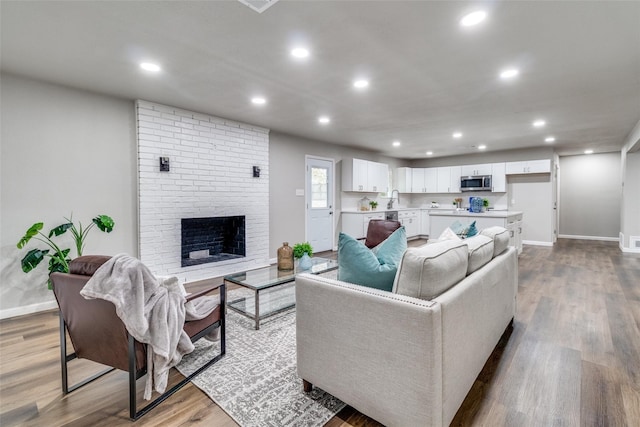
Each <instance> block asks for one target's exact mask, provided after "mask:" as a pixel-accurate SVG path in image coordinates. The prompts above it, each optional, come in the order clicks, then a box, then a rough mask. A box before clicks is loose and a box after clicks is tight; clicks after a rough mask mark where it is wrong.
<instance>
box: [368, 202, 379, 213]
mask: <svg viewBox="0 0 640 427" xmlns="http://www.w3.org/2000/svg"><path fill="white" fill-rule="evenodd" d="M369 206H371V210H372V211H375V210H376V208H377V207H378V202H376V201H375V200H372V201H370V202H369Z"/></svg>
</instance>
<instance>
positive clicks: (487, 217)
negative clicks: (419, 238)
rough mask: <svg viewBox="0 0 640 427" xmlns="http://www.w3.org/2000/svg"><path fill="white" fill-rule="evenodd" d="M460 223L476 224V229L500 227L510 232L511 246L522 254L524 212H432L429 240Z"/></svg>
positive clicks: (430, 213) (430, 214)
mask: <svg viewBox="0 0 640 427" xmlns="http://www.w3.org/2000/svg"><path fill="white" fill-rule="evenodd" d="M455 221H460V222H461V223H462V224H470V223H471V222H473V221H475V222H476V228H477V229H478V230H482V229H483V228H487V227H493V226H496V225H498V226H500V227H504V228H506V229H507V230H509V245H511V246H515V247H516V248H517V249H518V254H520V253H521V252H522V212H521V211H491V210H490V211H487V212H481V213H473V212H469V211H466V210H460V211H455V210H448V211H430V212H429V226H430V229H429V238H431V239H437V238H438V236H440V234H442V232H443V231H444V230H445V229H446V228H447V227H449V226H450V225H451V224H453V223H454V222H455Z"/></svg>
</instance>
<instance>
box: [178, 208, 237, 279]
mask: <svg viewBox="0 0 640 427" xmlns="http://www.w3.org/2000/svg"><path fill="white" fill-rule="evenodd" d="M181 222H182V250H181V251H182V253H181V259H182V266H183V267H188V266H191V265H199V264H206V263H211V262H219V261H227V260H231V259H237V258H244V257H245V256H246V240H245V217H244V216H219V217H210V218H182V220H181Z"/></svg>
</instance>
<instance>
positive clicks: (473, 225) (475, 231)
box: [467, 221, 478, 237]
mask: <svg viewBox="0 0 640 427" xmlns="http://www.w3.org/2000/svg"><path fill="white" fill-rule="evenodd" d="M476 234H478V229H477V228H476V222H475V221H473V222H472V223H471V224H469V228H468V229H467V237H472V236H475V235H476Z"/></svg>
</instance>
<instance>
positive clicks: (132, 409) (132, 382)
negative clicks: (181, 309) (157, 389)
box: [129, 290, 226, 420]
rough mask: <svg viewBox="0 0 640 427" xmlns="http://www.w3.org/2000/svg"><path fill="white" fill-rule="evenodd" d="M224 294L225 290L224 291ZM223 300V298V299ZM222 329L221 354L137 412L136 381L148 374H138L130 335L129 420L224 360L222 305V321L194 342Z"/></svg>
mask: <svg viewBox="0 0 640 427" xmlns="http://www.w3.org/2000/svg"><path fill="white" fill-rule="evenodd" d="M223 292H224V290H223ZM221 299H223V297H221ZM217 327H220V353H218V355H217V356H215V357H214V358H213V359H211V360H209V361H208V362H207V363H205V364H204V365H202V366H201V367H199V368H198V369H197V370H196V371H195V372H193V373H192V374H191V375H189V376H188V377H186V378H184V379H183V380H182V381H180V382H179V383H178V384H176V385H174V386H173V387H171V388H170V389H169V390H167V391H165V392H164V393H162V394H161V395H160V396H158V397H157V398H156V399H155V400H153V401H152V402H151V403H149V404H147V405H146V406H145V407H144V408H142V409H140V410H139V411H137V412H136V406H137V405H136V401H137V399H136V380H137V379H138V378H140V377H142V376H143V375H144V374H146V369H143V370H141V371H140V372H138V373H136V357H135V343H136V341H135V339H134V338H133V337H132V336H131V335H129V418H131V419H132V420H137V419H138V418H140V417H142V416H143V415H144V414H146V413H147V412H149V411H150V410H152V409H153V408H155V407H156V406H158V405H159V404H160V403H162V402H164V401H165V400H167V399H168V398H169V397H170V396H171V395H172V394H174V393H175V392H176V391H178V390H180V389H181V388H182V387H184V386H185V385H186V384H187V383H188V382H190V381H191V380H192V379H193V378H194V377H196V376H197V375H198V374H200V373H201V372H202V371H204V370H205V369H207V368H209V367H210V366H211V365H213V364H214V363H216V362H217V361H218V360H220V359H222V356H224V355H225V352H226V342H225V330H224V308H223V306H222V304H221V307H220V320H219V321H217V322H216V323H214V324H212V325H211V326H209V327H207V328H206V329H204V330H203V331H201V332H199V333H198V335H196V336H194V337H193V340H194V341H196V340H197V338H196V337H198V338H200V337H203V336H205V335H207V334H208V333H210V332H212V331H213V330H214V329H215V328H217Z"/></svg>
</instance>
